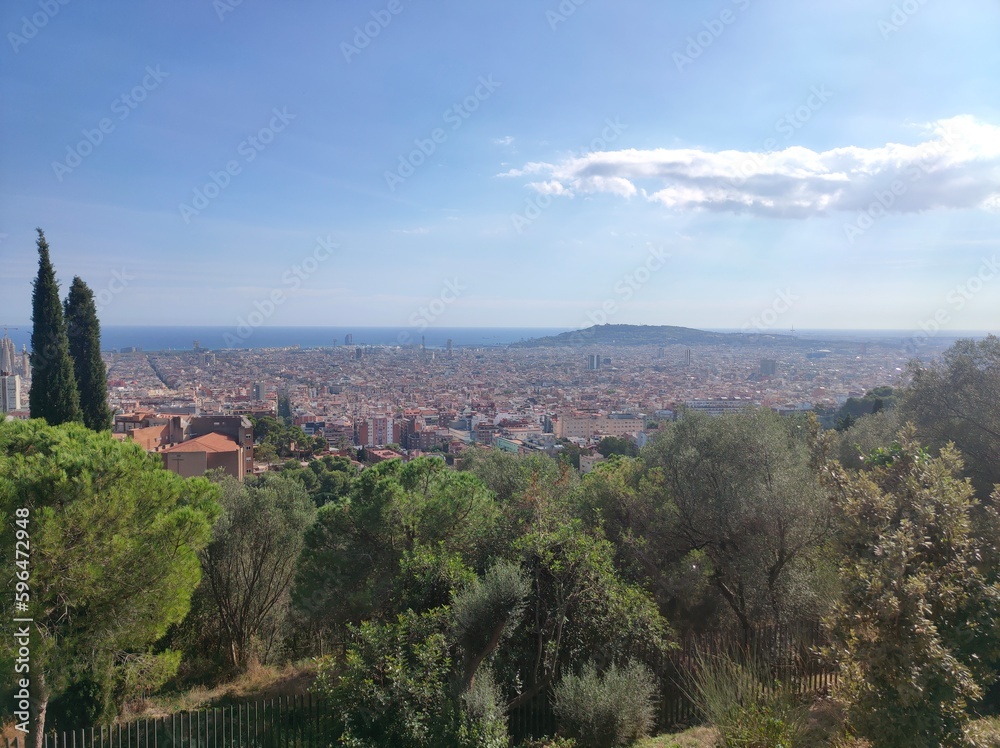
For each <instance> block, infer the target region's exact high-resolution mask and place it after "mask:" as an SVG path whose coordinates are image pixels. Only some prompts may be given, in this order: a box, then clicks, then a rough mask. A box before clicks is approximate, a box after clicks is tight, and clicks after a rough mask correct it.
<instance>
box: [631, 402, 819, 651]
mask: <svg viewBox="0 0 1000 748" xmlns="http://www.w3.org/2000/svg"><path fill="white" fill-rule="evenodd" d="M811 433H812V431H811V429H810V426H809V423H808V422H804V421H802V420H800V419H793V418H786V417H783V416H779V415H777V414H776V413H774V412H773V411H770V410H765V409H759V408H758V409H754V410H750V411H746V412H742V413H730V414H726V415H723V416H719V417H714V418H713V417H711V416H706V415H703V414H700V413H687V414H685V416H684V417H683V418H682V419H681V420H680V421H677V422H675V423H673V424H672V425H671V426H670V427H669V428H668V429H666V430H665V431H664V433H662V434H660V435H659V436H658V437H657V438H656V440H654V442H653V443H652V445H650V446H649V447H647V449H646V451H645V452H644V453H643V456H644V459H645V460H646V462H647V463H648V464H649V465H650V466H651V467H655V468H659V469H660V471H661V474H662V477H663V486H664V487H665V489H666V491H667V495H668V496H669V497H670V498H671V499H672V500H673V503H674V513H675V517H674V527H673V535H674V538H673V540H672V541H671V543H670V545H671V546H672V548H671V551H670V554H671V555H673V557H674V558H676V555H675V554H677V553H681V554H691V555H690V556H689V557H687V560H688V563H689V564H690V565H692V566H698V567H699V569H701V570H703V572H704V574H705V575H706V578H707V579H708V580H709V581H710V583H711V586H712V587H713V588H714V589H715V591H716V592H717V593H718V595H719V596H721V597H722V599H723V600H725V602H726V604H727V605H728V606H729V608H730V610H731V611H732V613H733V615H734V616H735V618H736V621H737V623H738V625H739V628H740V629H741V631H742V634H743V636H744V638H745V639H746V640H747V641H749V640H750V639H751V637H752V635H753V632H754V631H755V630H757V629H758V628H759V627H760V626H761V625H765V624H768V623H773V622H776V621H783V620H795V619H798V618H803V617H808V616H813V615H816V614H817V613H822V612H824V605H825V604H826V602H827V600H828V598H829V596H828V594H827V592H828V590H826V589H825V588H824V586H823V584H824V580H825V579H826V578H827V577H828V575H827V574H825V573H824V564H825V562H824V559H823V554H822V549H823V545H824V543H825V542H826V540H827V539H828V538H829V535H830V530H831V523H830V515H829V505H828V502H827V500H826V498H825V495H824V493H823V490H822V486H821V484H820V482H819V479H818V476H817V475H816V473H815V471H814V470H813V465H812V453H811V449H810V446H811V443H810V439H809V435H810V434H811ZM668 557H669V556H668Z"/></svg>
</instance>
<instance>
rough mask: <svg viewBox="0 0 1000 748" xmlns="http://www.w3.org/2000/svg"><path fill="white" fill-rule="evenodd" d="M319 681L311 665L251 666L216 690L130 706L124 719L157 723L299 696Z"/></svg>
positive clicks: (194, 691)
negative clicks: (178, 715) (166, 718)
mask: <svg viewBox="0 0 1000 748" xmlns="http://www.w3.org/2000/svg"><path fill="white" fill-rule="evenodd" d="M315 677H316V668H315V666H314V665H313V664H312V662H310V661H304V662H301V663H296V664H294V665H293V664H288V665H285V666H283V667H280V668H277V667H272V666H270V665H251V666H250V667H249V668H248V669H247V670H246V671H245V672H243V673H241V674H240V675H238V676H237V677H236V678H234V679H232V680H230V681H227V682H225V683H220V684H218V685H215V686H211V687H209V686H195V687H193V688H191V689H188V690H184V691H168V692H165V693H160V694H157V695H155V696H151V697H149V698H148V699H144V700H142V701H139V702H135V703H133V704H129V705H128V707H127V709H126V710H125V712H124V714H123V715H122V717H121V719H122V720H124V721H127V720H132V719H145V718H148V719H153V718H155V717H164V716H168V715H170V714H176V713H177V712H185V711H192V710H195V709H203V708H207V707H218V706H228V705H229V704H236V703H242V702H246V701H259V700H262V699H273V698H278V697H279V696H299V695H301V694H304V693H306V691H308V689H309V686H310V685H312V682H313V680H314V679H315Z"/></svg>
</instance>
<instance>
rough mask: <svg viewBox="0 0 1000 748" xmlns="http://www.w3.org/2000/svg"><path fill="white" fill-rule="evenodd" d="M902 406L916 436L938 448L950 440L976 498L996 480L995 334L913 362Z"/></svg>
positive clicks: (999, 428) (999, 435)
mask: <svg viewBox="0 0 1000 748" xmlns="http://www.w3.org/2000/svg"><path fill="white" fill-rule="evenodd" d="M910 374H911V376H912V378H913V379H912V382H911V385H910V387H909V389H908V390H907V391H906V393H905V394H904V397H903V402H902V404H901V409H902V414H901V419H900V420H901V422H905V421H912V422H913V423H914V425H915V426H916V427H917V434H918V436H919V437H920V440H921V441H922V442H923V443H925V444H928V445H929V446H930V447H933V448H936V449H940V448H942V447H944V446H945V445H946V444H948V443H949V442H954V444H955V446H956V447H958V450H959V452H961V453H962V456H963V457H964V465H965V468H964V469H965V475H966V476H968V477H969V478H971V479H972V484H973V486H975V488H976V495H977V496H978V498H979V499H980V500H981V501H985V500H986V499H987V498H989V496H990V494H991V493H992V492H993V487H994V486H995V485H997V484H1000V460H997V455H998V454H1000V338H997V337H996V336H995V335H989V336H987V337H985V338H983V339H982V340H978V341H977V340H968V339H967V340H958V341H956V342H955V344H954V345H953V346H952V347H951V348H949V349H948V350H947V351H945V353H944V355H943V356H941V358H940V359H937V360H935V361H932V362H931V363H929V364H920V363H919V362H914V363H913V364H912V365H911V367H910Z"/></svg>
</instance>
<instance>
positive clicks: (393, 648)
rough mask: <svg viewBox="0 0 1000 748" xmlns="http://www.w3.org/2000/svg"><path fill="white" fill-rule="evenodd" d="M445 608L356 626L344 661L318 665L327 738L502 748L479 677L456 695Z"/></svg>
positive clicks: (417, 746)
mask: <svg viewBox="0 0 1000 748" xmlns="http://www.w3.org/2000/svg"><path fill="white" fill-rule="evenodd" d="M449 613H450V612H449V610H448V608H446V607H445V608H438V609H435V610H432V611H428V612H426V613H422V614H416V613H414V612H412V611H408V612H407V613H404V614H402V615H400V616H399V617H398V618H397V619H396V620H395V621H393V622H391V623H385V624H380V623H362V624H361V626H360V627H359V628H358V629H357V630H356V636H355V641H354V642H353V643H352V644H351V646H350V647H349V648H348V651H347V656H346V659H345V662H344V663H343V665H342V666H338V664H337V663H335V662H334V661H333V660H332V659H327V660H325V661H323V662H322V663H321V665H320V668H319V672H318V674H317V678H316V683H315V685H314V686H313V688H314V690H315V691H316V692H318V693H320V694H323V695H326V696H328V697H330V698H331V701H332V703H331V713H332V714H334V715H335V717H336V719H337V721H338V724H337V725H336V728H335V731H334V733H335V734H333V735H329V736H328V737H329V738H330V739H331V740H332V741H334V742H335V743H336V744H338V745H343V746H349V747H350V748H383V746H393V747H394V748H506V746H507V743H508V740H507V725H506V720H505V719H504V715H503V710H502V708H501V707H500V705H499V704H500V702H499V701H498V697H497V695H496V692H495V688H494V686H493V685H492V680H491V678H489V676H488V675H487V674H486V673H480V675H479V677H478V678H477V679H476V685H475V687H474V688H473V689H472V690H471V691H470V692H469V693H467V694H465V695H464V696H462V697H456V691H455V682H454V679H453V677H452V673H453V665H454V660H453V656H452V653H451V651H450V648H449V646H448V641H447V637H446V633H447V631H448V629H449V628H450V625H451V622H450V615H449Z"/></svg>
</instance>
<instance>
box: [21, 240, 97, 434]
mask: <svg viewBox="0 0 1000 748" xmlns="http://www.w3.org/2000/svg"><path fill="white" fill-rule="evenodd" d="M31 321H32V322H33V325H34V326H33V328H32V330H31V391H30V393H29V395H28V407H29V408H30V410H31V416H32V418H44V419H45V420H46V421H48V423H49V425H51V426H57V425H59V424H60V423H66V422H67V421H80V420H82V417H83V416H82V413H81V412H80V395H79V393H78V392H77V389H76V378H75V377H74V376H73V361H72V359H70V357H69V338H68V337H67V335H66V326H65V323H64V321H63V307H62V304H61V303H60V302H59V284H58V283H56V273H55V270H54V269H53V268H52V261H51V260H50V259H49V245H48V243H47V242H46V241H45V234H44V233H43V232H42V230H41V229H38V277H37V278H35V284H34V291H33V292H32V295H31Z"/></svg>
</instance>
